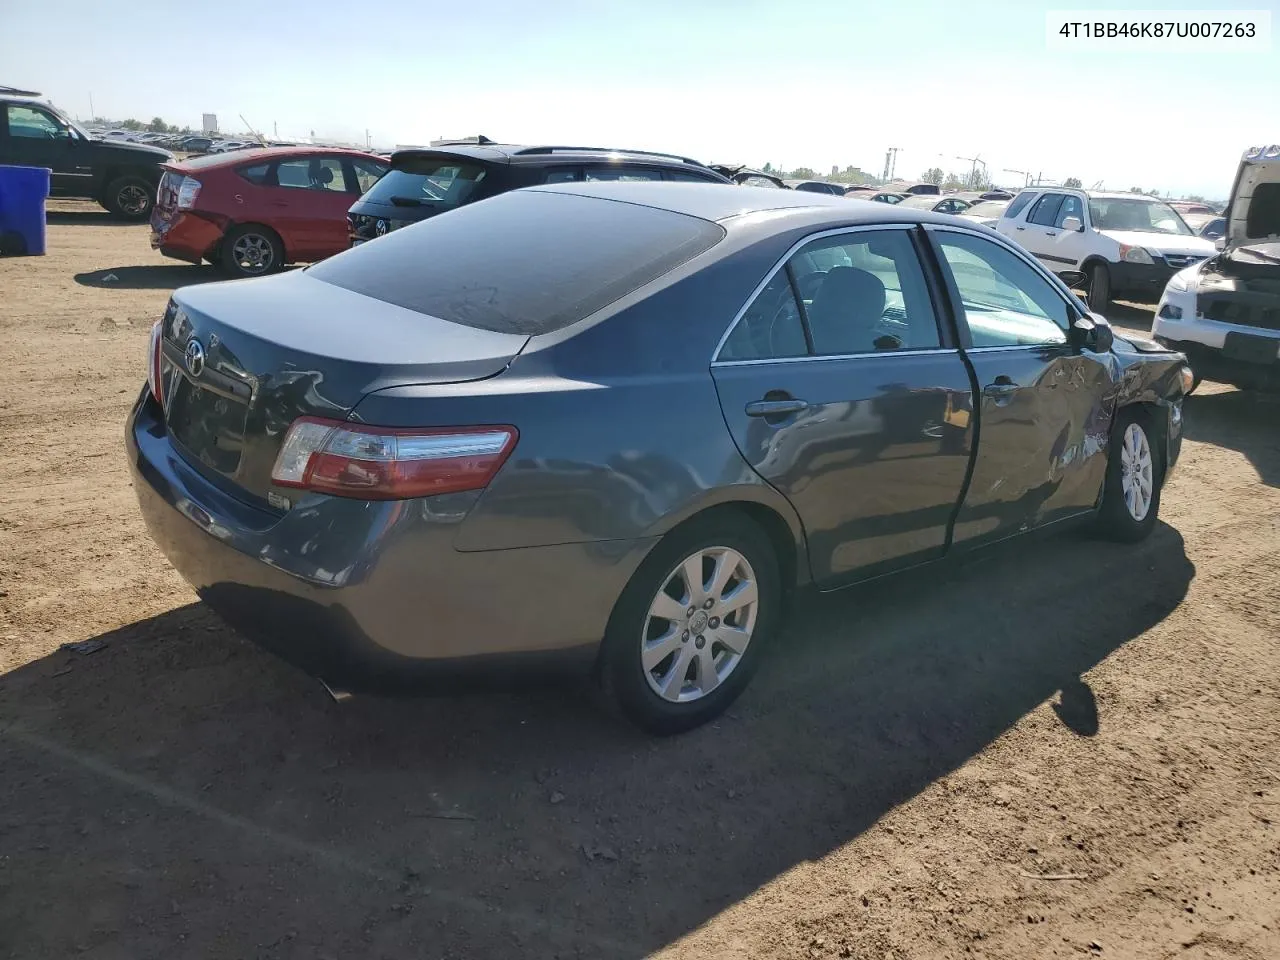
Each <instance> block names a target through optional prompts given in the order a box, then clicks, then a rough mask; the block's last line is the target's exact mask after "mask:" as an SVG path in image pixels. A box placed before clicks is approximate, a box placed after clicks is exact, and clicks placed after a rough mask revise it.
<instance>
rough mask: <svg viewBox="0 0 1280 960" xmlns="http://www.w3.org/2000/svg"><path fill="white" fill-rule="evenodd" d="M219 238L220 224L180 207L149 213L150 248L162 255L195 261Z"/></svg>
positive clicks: (213, 245) (211, 248)
mask: <svg viewBox="0 0 1280 960" xmlns="http://www.w3.org/2000/svg"><path fill="white" fill-rule="evenodd" d="M221 239H222V227H221V226H220V225H219V224H216V223H214V222H213V221H211V220H206V219H205V218H204V217H199V216H195V215H194V214H190V213H187V212H185V211H182V210H175V211H173V212H171V213H168V214H164V213H161V211H160V210H159V208H157V209H156V210H155V211H154V212H153V213H152V214H151V249H152V250H159V251H160V252H161V253H162V254H164V255H165V256H166V257H173V258H174V259H175V260H185V261H187V262H188V263H199V262H200V261H201V260H202V259H204V257H205V256H206V255H209V254H211V253H212V252H213V249H214V247H216V246H217V245H218V241H219V240H221Z"/></svg>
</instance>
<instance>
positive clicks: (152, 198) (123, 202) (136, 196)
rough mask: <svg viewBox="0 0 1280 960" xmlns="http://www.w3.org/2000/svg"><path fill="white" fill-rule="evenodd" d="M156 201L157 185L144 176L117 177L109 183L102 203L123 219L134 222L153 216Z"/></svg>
mask: <svg viewBox="0 0 1280 960" xmlns="http://www.w3.org/2000/svg"><path fill="white" fill-rule="evenodd" d="M155 202H156V186H155V184H153V183H149V182H148V181H146V180H144V179H142V177H117V178H116V179H114V180H112V181H111V182H110V183H109V184H107V189H106V192H105V193H104V194H103V199H102V205H103V206H104V207H106V208H107V209H108V210H109V211H110V212H111V213H113V214H114V215H115V216H117V217H119V218H120V219H121V220H129V221H132V222H134V223H138V222H141V221H143V220H146V219H148V218H149V217H150V216H151V208H152V207H153V206H154V205H155Z"/></svg>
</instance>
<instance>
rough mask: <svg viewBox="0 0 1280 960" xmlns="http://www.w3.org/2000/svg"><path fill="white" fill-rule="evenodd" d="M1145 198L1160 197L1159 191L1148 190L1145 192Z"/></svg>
mask: <svg viewBox="0 0 1280 960" xmlns="http://www.w3.org/2000/svg"><path fill="white" fill-rule="evenodd" d="M1147 196H1148V197H1158V196H1160V191H1159V190H1148V191H1147Z"/></svg>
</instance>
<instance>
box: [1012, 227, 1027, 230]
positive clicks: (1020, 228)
mask: <svg viewBox="0 0 1280 960" xmlns="http://www.w3.org/2000/svg"><path fill="white" fill-rule="evenodd" d="M1013 229H1015V230H1025V229H1027V228H1026V227H1014V228H1013Z"/></svg>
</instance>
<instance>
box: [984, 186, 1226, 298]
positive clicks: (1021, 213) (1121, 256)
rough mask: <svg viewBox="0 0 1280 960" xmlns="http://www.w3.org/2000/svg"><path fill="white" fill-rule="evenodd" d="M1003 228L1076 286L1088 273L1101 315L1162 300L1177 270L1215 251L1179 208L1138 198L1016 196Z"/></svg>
mask: <svg viewBox="0 0 1280 960" xmlns="http://www.w3.org/2000/svg"><path fill="white" fill-rule="evenodd" d="M996 230H998V231H999V232H1000V233H1003V234H1004V235H1005V236H1006V237H1008V238H1009V239H1010V240H1013V241H1015V242H1017V243H1019V244H1021V245H1022V246H1023V247H1025V248H1026V249H1027V251H1028V252H1030V253H1032V254H1034V255H1035V256H1036V257H1037V258H1038V259H1039V260H1040V261H1041V262H1042V263H1043V264H1044V265H1045V266H1046V267H1048V268H1049V269H1050V270H1052V271H1053V272H1054V273H1057V274H1062V275H1064V279H1066V280H1067V281H1068V282H1073V281H1075V280H1077V279H1078V278H1079V275H1080V274H1083V275H1084V279H1085V282H1086V289H1087V290H1088V300H1089V307H1090V309H1092V310H1095V311H1097V312H1099V313H1101V312H1103V311H1105V310H1106V308H1107V304H1109V303H1110V302H1111V300H1112V298H1115V297H1122V296H1129V297H1141V298H1144V299H1147V300H1155V299H1156V298H1157V297H1158V296H1159V295H1160V291H1161V290H1163V289H1164V285H1165V284H1166V283H1167V282H1168V281H1169V278H1170V277H1172V276H1173V275H1174V274H1175V273H1177V272H1178V271H1179V270H1181V269H1183V268H1184V267H1187V266H1190V265H1191V264H1194V263H1199V262H1200V261H1201V260H1204V259H1206V258H1207V257H1211V256H1213V253H1214V246H1213V244H1212V243H1210V242H1209V241H1208V240H1202V239H1200V238H1199V237H1197V236H1196V235H1195V234H1194V233H1193V232H1192V230H1191V228H1190V227H1188V226H1187V225H1186V223H1184V222H1183V219H1182V217H1181V216H1179V215H1178V212H1177V211H1176V210H1174V209H1173V208H1172V207H1171V206H1169V205H1168V204H1167V203H1164V202H1163V201H1160V200H1157V199H1156V198H1154V197H1146V196H1143V195H1142V194H1138V193H1086V192H1085V191H1083V190H1068V189H1064V188H1062V187H1034V188H1031V189H1027V190H1023V191H1022V192H1021V193H1020V194H1018V196H1017V197H1015V198H1014V200H1013V202H1012V203H1010V204H1009V206H1008V208H1007V209H1006V210H1005V212H1004V214H1003V215H1002V216H1001V217H1000V219H999V221H998V222H997V223H996Z"/></svg>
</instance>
